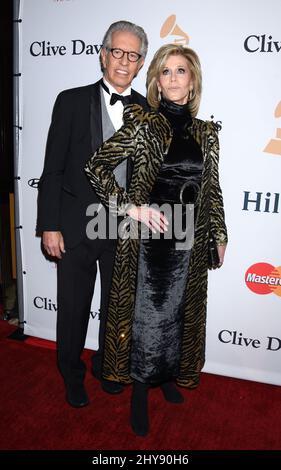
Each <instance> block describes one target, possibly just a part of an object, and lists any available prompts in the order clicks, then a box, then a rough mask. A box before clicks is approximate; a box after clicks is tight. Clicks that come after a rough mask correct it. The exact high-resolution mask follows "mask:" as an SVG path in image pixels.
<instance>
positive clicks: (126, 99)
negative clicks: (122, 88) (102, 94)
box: [100, 79, 131, 106]
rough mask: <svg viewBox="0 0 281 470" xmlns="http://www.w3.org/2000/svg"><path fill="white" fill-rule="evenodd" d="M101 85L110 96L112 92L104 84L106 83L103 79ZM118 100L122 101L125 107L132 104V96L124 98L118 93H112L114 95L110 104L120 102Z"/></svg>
mask: <svg viewBox="0 0 281 470" xmlns="http://www.w3.org/2000/svg"><path fill="white" fill-rule="evenodd" d="M100 84H101V86H102V87H103V89H104V90H105V91H106V93H108V94H109V95H110V91H109V89H108V87H107V86H106V84H105V83H104V81H103V80H102V79H101V81H100ZM118 100H120V101H121V102H122V103H123V105H124V106H125V105H126V104H130V103H131V95H127V96H122V95H118V93H112V95H111V97H110V104H111V105H114V104H115V103H116V101H118Z"/></svg>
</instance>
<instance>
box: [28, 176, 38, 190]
mask: <svg viewBox="0 0 281 470" xmlns="http://www.w3.org/2000/svg"><path fill="white" fill-rule="evenodd" d="M39 181H40V180H39V178H31V179H30V180H28V185H29V186H30V187H31V188H36V189H38V186H39Z"/></svg>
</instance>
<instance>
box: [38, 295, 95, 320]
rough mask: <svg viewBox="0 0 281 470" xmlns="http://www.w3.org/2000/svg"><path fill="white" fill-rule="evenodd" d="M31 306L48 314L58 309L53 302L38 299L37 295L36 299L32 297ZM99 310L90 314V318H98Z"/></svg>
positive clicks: (41, 298)
mask: <svg viewBox="0 0 281 470" xmlns="http://www.w3.org/2000/svg"><path fill="white" fill-rule="evenodd" d="M33 305H34V307H36V308H39V309H40V310H41V309H42V310H48V311H49V312H57V310H58V307H57V304H56V302H53V300H52V299H48V297H40V296H39V295H38V296H37V297H34V299H33ZM99 314H100V312H99V310H98V311H97V312H92V311H91V312H90V317H91V318H92V319H94V318H95V317H97V318H99Z"/></svg>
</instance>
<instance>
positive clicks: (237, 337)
mask: <svg viewBox="0 0 281 470" xmlns="http://www.w3.org/2000/svg"><path fill="white" fill-rule="evenodd" d="M218 339H219V341H220V342H221V343H223V344H232V345H233V346H242V347H244V348H254V349H259V348H260V347H262V346H263V347H264V346H265V349H266V350H267V351H278V350H279V349H281V339H280V338H277V337H276V336H267V337H266V339H264V340H263V341H262V340H260V339H258V338H250V337H247V336H245V335H243V333H241V332H238V331H235V330H234V331H230V330H221V331H220V332H219V334H218Z"/></svg>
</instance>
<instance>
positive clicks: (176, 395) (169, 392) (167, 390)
mask: <svg viewBox="0 0 281 470" xmlns="http://www.w3.org/2000/svg"><path fill="white" fill-rule="evenodd" d="M160 388H161V390H162V392H163V395H164V397H165V400H166V401H169V402H170V403H183V402H184V398H183V396H182V394H181V393H180V391H179V390H178V389H177V387H176V385H175V384H174V382H164V383H162V384H161V385H160Z"/></svg>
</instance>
